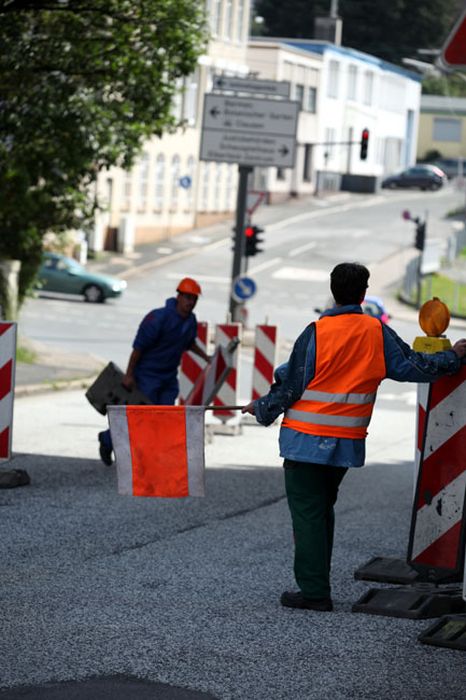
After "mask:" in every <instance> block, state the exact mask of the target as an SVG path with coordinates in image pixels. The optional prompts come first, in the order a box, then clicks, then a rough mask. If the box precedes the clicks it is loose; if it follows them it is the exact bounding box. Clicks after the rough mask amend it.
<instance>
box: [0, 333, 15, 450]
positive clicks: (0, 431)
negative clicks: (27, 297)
mask: <svg viewBox="0 0 466 700" xmlns="http://www.w3.org/2000/svg"><path fill="white" fill-rule="evenodd" d="M15 371H16V323H15V322H13V321H0V461H2V462H3V461H8V460H10V459H11V444H12V437H13V404H14V391H15Z"/></svg>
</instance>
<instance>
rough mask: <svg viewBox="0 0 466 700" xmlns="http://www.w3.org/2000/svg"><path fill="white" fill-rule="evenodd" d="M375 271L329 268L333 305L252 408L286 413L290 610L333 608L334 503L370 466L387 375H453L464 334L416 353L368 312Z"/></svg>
mask: <svg viewBox="0 0 466 700" xmlns="http://www.w3.org/2000/svg"><path fill="white" fill-rule="evenodd" d="M368 280H369V270H368V269H367V268H366V267H364V266H363V265H359V264H357V263H341V264H339V265H337V266H336V267H335V268H334V270H333V271H332V273H331V275H330V289H331V291H332V295H333V297H334V299H335V303H336V305H335V307H334V308H332V309H329V310H327V311H325V312H324V313H323V314H322V316H321V317H320V319H319V320H318V321H316V322H315V323H311V324H310V325H309V326H308V327H307V328H306V329H305V330H304V331H303V333H302V334H301V335H300V336H299V338H298V339H297V340H296V343H295V345H294V348H293V351H292V353H291V355H290V358H289V360H288V362H287V363H286V364H285V365H282V366H281V367H279V368H278V369H277V370H276V371H275V383H274V384H273V385H272V387H271V388H270V391H269V393H268V394H267V395H266V396H263V397H261V398H259V399H256V400H255V401H251V403H249V404H248V405H247V406H245V407H244V408H243V409H242V411H243V413H251V414H252V415H254V416H255V417H256V420H257V421H258V422H259V423H261V424H263V425H270V424H271V423H272V422H273V421H274V420H275V419H276V418H277V416H278V415H280V413H284V419H283V422H282V425H281V429H280V454H281V456H282V457H284V467H285V488H286V495H287V500H288V505H289V509H290V513H291V519H292V523H293V532H294V541H295V552H294V573H295V578H296V582H297V584H298V587H299V590H298V591H285V592H284V593H283V594H282V596H281V599H280V602H281V604H282V605H284V606H285V607H291V608H301V609H308V610H319V611H330V610H332V609H333V602H332V599H331V589H330V565H331V557H332V547H333V532H334V505H335V502H336V500H337V495H338V488H339V486H340V483H341V481H342V479H343V477H344V476H345V474H346V472H347V470H348V468H352V467H360V466H363V464H364V460H365V438H366V435H367V428H368V426H369V422H370V419H371V415H372V410H373V408H374V403H375V399H376V393H377V388H378V386H379V384H380V382H381V381H382V379H384V378H385V377H388V378H391V379H395V380H397V381H412V382H432V381H435V380H436V379H438V378H439V377H441V376H443V375H445V374H453V373H455V372H457V371H458V369H459V368H460V366H461V361H462V358H463V357H465V355H466V339H463V340H459V341H458V342H457V343H455V345H454V346H453V349H452V350H447V351H444V352H438V353H434V354H425V353H420V352H414V351H413V350H411V348H410V347H409V345H407V344H406V343H404V342H403V340H402V339H401V338H400V337H399V336H398V335H397V334H396V333H395V331H394V330H393V329H392V328H390V327H389V326H388V325H386V324H383V323H381V321H380V320H379V319H377V318H374V317H371V316H368V315H366V314H364V313H363V311H362V308H361V303H362V301H363V299H364V297H365V294H366V290H367V287H368Z"/></svg>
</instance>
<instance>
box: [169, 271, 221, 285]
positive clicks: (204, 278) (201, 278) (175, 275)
mask: <svg viewBox="0 0 466 700" xmlns="http://www.w3.org/2000/svg"><path fill="white" fill-rule="evenodd" d="M188 276H189V275H188V273H187V272H166V273H165V277H166V278H167V279H168V280H178V279H180V278H183V277H188ZM196 280H197V281H198V282H214V283H215V284H230V278H226V277H218V276H215V275H196Z"/></svg>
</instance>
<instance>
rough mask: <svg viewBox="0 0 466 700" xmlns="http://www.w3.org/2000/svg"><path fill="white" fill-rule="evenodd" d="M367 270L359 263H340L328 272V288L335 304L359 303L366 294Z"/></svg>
mask: <svg viewBox="0 0 466 700" xmlns="http://www.w3.org/2000/svg"><path fill="white" fill-rule="evenodd" d="M369 274H370V273H369V270H368V269H367V267H364V265H360V264H359V263H340V264H339V265H337V266H336V267H334V268H333V270H332V272H331V273H330V289H331V290H332V294H333V298H334V299H335V301H336V302H337V304H341V306H346V305H347V304H359V303H360V302H361V299H362V298H363V297H364V295H365V294H366V289H367V282H368V279H369Z"/></svg>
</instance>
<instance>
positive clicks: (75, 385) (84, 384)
mask: <svg viewBox="0 0 466 700" xmlns="http://www.w3.org/2000/svg"><path fill="white" fill-rule="evenodd" d="M97 377H98V374H93V375H91V376H89V377H82V378H81V379H60V380H57V381H53V380H51V379H48V380H45V381H44V382H43V383H42V384H19V385H18V386H16V387H15V394H14V395H15V399H21V398H23V397H25V396H36V395H38V394H50V393H52V392H54V391H62V390H63V389H88V388H89V387H90V386H91V384H92V383H93V382H94V381H95V380H96V379H97Z"/></svg>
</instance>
